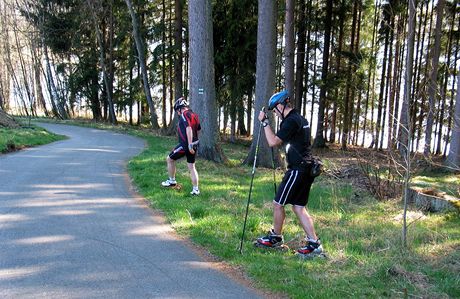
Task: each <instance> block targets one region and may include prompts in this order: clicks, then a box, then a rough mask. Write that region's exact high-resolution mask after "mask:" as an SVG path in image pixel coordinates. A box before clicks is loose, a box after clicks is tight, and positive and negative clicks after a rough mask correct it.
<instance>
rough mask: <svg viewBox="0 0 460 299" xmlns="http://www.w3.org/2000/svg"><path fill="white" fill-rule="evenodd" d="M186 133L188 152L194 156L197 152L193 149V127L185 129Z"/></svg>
mask: <svg viewBox="0 0 460 299" xmlns="http://www.w3.org/2000/svg"><path fill="white" fill-rule="evenodd" d="M185 132H186V134H187V143H188V151H189V152H190V153H191V154H192V155H193V154H194V153H195V150H194V149H193V146H192V142H193V130H192V127H190V126H188V127H187V128H186V129H185Z"/></svg>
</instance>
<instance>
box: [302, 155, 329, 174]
mask: <svg viewBox="0 0 460 299" xmlns="http://www.w3.org/2000/svg"><path fill="white" fill-rule="evenodd" d="M300 165H301V166H302V167H303V169H304V171H306V172H307V173H308V174H309V175H310V176H311V177H313V178H315V177H317V176H319V175H320V174H321V172H322V171H323V162H322V161H321V159H320V158H318V157H310V158H306V159H304V160H303V161H302V162H301V163H300Z"/></svg>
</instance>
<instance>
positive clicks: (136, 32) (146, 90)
mask: <svg viewBox="0 0 460 299" xmlns="http://www.w3.org/2000/svg"><path fill="white" fill-rule="evenodd" d="M125 2H126V5H127V6H128V9H129V14H130V15H131V22H132V25H133V37H134V40H135V41H136V48H137V55H139V66H140V68H141V72H142V82H143V83H144V93H145V97H146V99H147V103H148V105H149V109H150V123H151V124H152V128H153V129H158V128H160V126H159V124H158V116H157V113H156V110H155V104H154V103H153V99H152V94H151V92H150V84H149V77H148V73H147V66H146V63H145V61H146V60H145V54H144V53H145V52H144V45H143V43H142V39H141V35H140V33H139V24H138V22H137V17H136V13H135V12H134V9H133V5H132V3H131V0H125Z"/></svg>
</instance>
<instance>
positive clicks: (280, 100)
mask: <svg viewBox="0 0 460 299" xmlns="http://www.w3.org/2000/svg"><path fill="white" fill-rule="evenodd" d="M288 102H289V93H288V92H287V91H286V90H283V91H280V92H277V93H275V94H274V95H272V96H271V98H270V100H268V110H273V109H274V108H275V107H276V105H278V104H282V105H284V106H286V104H287V103H288Z"/></svg>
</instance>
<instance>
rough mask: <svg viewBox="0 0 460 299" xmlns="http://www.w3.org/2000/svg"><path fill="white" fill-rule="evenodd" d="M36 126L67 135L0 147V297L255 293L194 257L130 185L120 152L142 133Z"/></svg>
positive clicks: (136, 144)
mask: <svg viewBox="0 0 460 299" xmlns="http://www.w3.org/2000/svg"><path fill="white" fill-rule="evenodd" d="M40 126H43V127H45V128H47V129H48V130H50V131H53V132H55V133H58V134H63V135H66V136H68V137H70V138H69V139H67V140H63V141H59V142H55V143H52V144H48V145H45V146H40V147H36V148H30V149H26V150H22V151H19V152H16V153H11V154H7V155H1V156H0V298H130V299H134V298H257V297H258V296H259V295H258V293H256V292H255V291H253V290H251V289H249V288H247V287H245V286H242V285H240V284H238V283H236V282H235V281H233V280H231V279H230V278H229V277H227V276H226V275H225V274H223V273H221V272H219V271H217V270H215V269H213V268H212V265H211V264H210V263H207V262H205V261H203V260H202V259H201V258H199V257H198V256H197V255H196V254H195V253H194V252H193V251H192V250H190V249H189V248H188V247H187V246H186V245H185V244H184V243H183V242H182V241H180V240H178V239H177V238H175V237H174V235H173V234H172V233H171V228H170V227H169V226H168V225H166V224H164V223H163V222H161V221H160V220H159V219H158V217H157V216H155V215H154V214H153V212H152V211H151V210H150V209H148V208H147V207H146V205H145V204H144V203H143V202H142V201H141V200H139V199H136V197H135V196H134V195H133V193H132V192H130V191H129V190H130V189H129V186H128V185H129V184H128V180H127V179H126V174H125V167H126V162H127V160H128V159H129V158H130V157H132V156H134V155H136V154H138V153H140V152H141V151H142V149H143V148H144V142H143V140H140V139H137V138H134V137H131V136H127V135H122V134H117V133H113V132H109V131H101V130H95V129H88V128H80V127H73V126H65V125H54V124H40ZM165 171H166V170H165ZM152 183H154V184H159V182H152Z"/></svg>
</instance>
